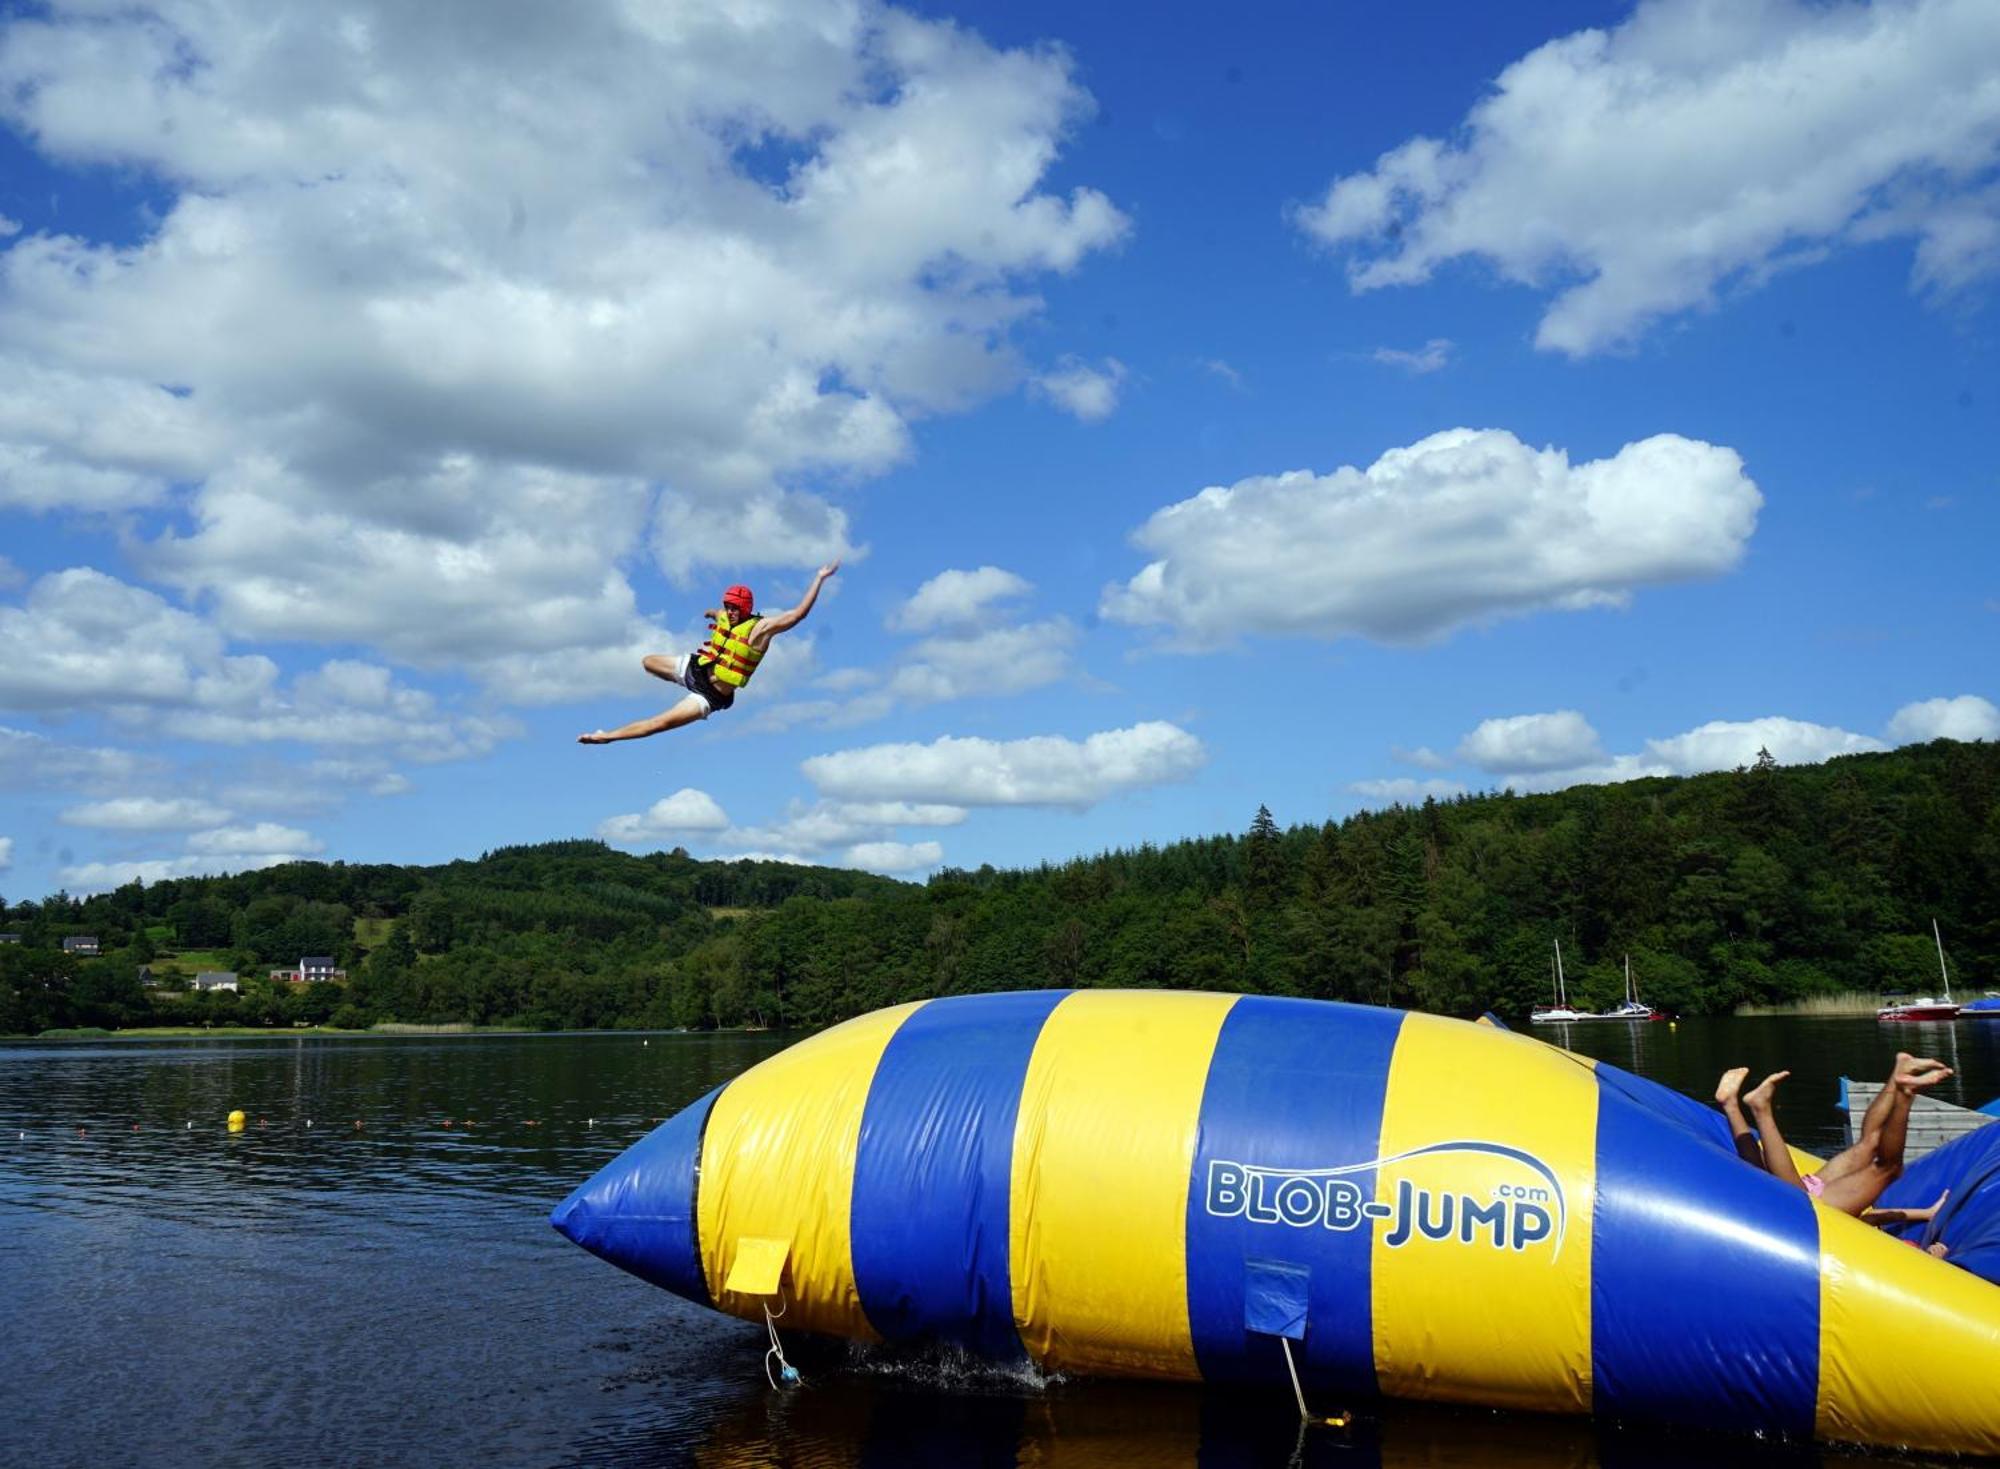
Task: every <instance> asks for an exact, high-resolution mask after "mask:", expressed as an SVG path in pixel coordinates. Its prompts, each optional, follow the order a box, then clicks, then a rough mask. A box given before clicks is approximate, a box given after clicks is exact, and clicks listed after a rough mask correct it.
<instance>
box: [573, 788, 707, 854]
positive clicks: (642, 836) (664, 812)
mask: <svg viewBox="0 0 2000 1469" xmlns="http://www.w3.org/2000/svg"><path fill="white" fill-rule="evenodd" d="M728 825H729V817H728V814H727V813H725V812H724V811H723V809H722V807H721V806H720V805H719V804H718V803H717V802H716V799H715V797H713V796H711V795H710V794H709V793H708V792H707V791H698V790H696V789H694V787H692V786H683V787H681V789H679V790H677V791H675V792H674V793H673V794H672V795H671V796H663V797H661V798H660V799H659V800H657V801H655V802H653V804H652V805H650V806H648V807H647V808H646V809H645V810H644V811H638V812H630V813H627V814H626V815H623V816H611V817H607V818H606V819H605V820H603V821H602V822H600V823H598V827H597V834H598V836H600V837H602V838H603V839H604V840H605V841H607V842H610V843H612V844H613V845H614V846H620V847H639V846H645V845H647V844H649V843H653V842H658V841H660V840H662V839H664V838H666V837H672V836H681V835H685V834H686V833H688V832H715V831H722V830H724V829H725V828H727V827H728Z"/></svg>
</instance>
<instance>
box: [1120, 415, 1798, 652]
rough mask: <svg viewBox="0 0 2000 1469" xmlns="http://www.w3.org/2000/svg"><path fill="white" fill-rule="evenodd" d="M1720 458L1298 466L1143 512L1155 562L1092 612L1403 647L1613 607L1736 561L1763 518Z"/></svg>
mask: <svg viewBox="0 0 2000 1469" xmlns="http://www.w3.org/2000/svg"><path fill="white" fill-rule="evenodd" d="M1762 503H1763V500H1762V496H1761V495H1760V494H1759V493H1758V491H1757V487H1756V485H1754V484H1753V483H1752V482H1751V481H1750V479H1749V477H1748V476H1747V475H1746V474H1745V473H1744V472H1743V461H1742V460H1741V459H1740V458H1739V457H1738V456H1737V455H1736V453H1735V451H1733V450H1731V449H1726V448H1721V447H1718V446H1716V445H1713V444H1706V443H1703V442H1701V441H1700V440H1697V439H1687V438H1682V437H1680V436H1679V435H1676V434H1660V435H1657V436H1655V437H1653V438H1650V439H1645V440H1642V441H1640V442H1638V443H1635V444H1627V445H1626V446H1625V447H1624V448H1622V449H1620V450H1619V451H1618V453H1616V454H1615V455H1613V456H1611V457H1610V458H1608V459H1595V460H1591V461H1588V462H1586V463H1583V464H1572V463H1571V462H1570V460H1569V456H1568V455H1567V454H1565V453H1564V452H1563V451H1561V450H1559V449H1555V448H1545V449H1540V450H1536V449H1531V448H1529V447H1528V446H1527V445H1526V444H1524V443H1522V442H1521V441H1520V440H1519V439H1517V438H1515V437H1514V436H1513V435H1512V434H1510V433H1507V432H1505V431H1504V430H1500V429H1484V430H1475V429H1452V430H1448V431H1446V432H1444V433H1439V434H1433V435H1431V436H1430V437H1429V438H1426V439H1423V440H1421V441H1419V442H1418V443H1416V444H1413V445H1411V446H1409V447H1408V448H1404V449H1392V450H1390V451H1389V452H1388V453H1386V454H1384V455H1382V457H1381V458H1379V459H1377V460H1376V461H1375V463H1373V464H1372V465H1370V466H1369V467H1368V468H1367V469H1356V468H1353V467H1343V468H1341V469H1337V470H1334V471H1333V472H1332V473H1330V474H1325V475H1320V474H1314V473H1312V472H1311V471H1309V470H1295V471H1292V472H1291V473H1288V474H1280V475H1267V476H1260V477H1257V478H1253V479H1246V480H1241V481H1238V482H1237V483H1236V484H1234V485H1230V486H1223V487H1211V488H1209V489H1205V490H1203V491H1202V492H1201V493H1200V494H1199V495H1196V496H1194V497H1193V498H1192V499H1188V500H1182V501H1180V502H1179V503H1178V504H1174V505H1169V506H1167V507H1166V508H1165V509H1163V510H1160V511H1157V512H1155V513H1154V514H1153V516H1152V517H1151V518H1150V519H1149V520H1147V522H1146V523H1145V524H1144V525H1143V526H1141V527H1140V528H1139V529H1138V531H1137V532H1135V533H1134V535H1133V537H1132V539H1133V542H1134V543H1135V544H1136V545H1137V546H1138V547H1139V548H1140V549H1141V550H1142V551H1145V552H1148V553H1150V554H1151V555H1152V556H1153V557H1154V558H1155V559H1154V560H1153V561H1151V562H1150V563H1148V565H1147V566H1146V567H1145V568H1144V569H1143V570H1142V571H1140V572H1139V573H1138V575H1136V576H1134V577H1132V578H1131V579H1130V580H1129V581H1128V582H1125V583H1124V584H1122V585H1113V586H1111V587H1108V588H1106V590H1105V592H1104V596H1103V599H1102V611H1103V613H1104V615H1105V616H1106V617H1108V618H1111V619H1113V620H1115V621H1119V622H1125V623H1133V624H1138V625H1142V626H1143V625H1156V626H1162V627H1164V628H1166V629H1167V630H1168V631H1169V634H1170V636H1171V637H1172V638H1173V639H1174V640H1175V641H1177V642H1179V643H1182V644H1185V645H1190V646H1197V647H1199V646H1214V645H1216V644H1220V643H1225V642H1228V641H1230V640H1232V639H1234V638H1236V637H1238V636H1240V635H1241V634H1243V633H1244V632H1245V631H1246V630H1247V629H1248V628H1249V627H1250V625H1251V617H1252V614H1253V612H1254V614H1255V627H1256V629H1257V630H1259V631H1270V632H1284V633H1297V634H1306V635H1310V636H1314V637H1322V638H1337V637H1343V636H1359V637H1367V638H1374V639H1377V640H1380V641H1383V642H1391V643H1410V642H1419V641H1422V640H1424V639H1428V638H1435V637H1438V636H1441V635H1442V634H1444V633H1446V632H1449V631H1450V630H1452V629H1453V628H1456V627H1459V626H1461V625H1463V624H1466V623H1469V622H1477V621H1484V620H1489V619H1492V618H1496V617H1502V616H1509V615H1518V614H1521V613H1525V612H1531V611H1535V610H1538V609H1543V608H1558V609H1575V608H1581V607H1593V606H1605V605H1620V604H1623V603H1624V602H1626V601H1627V600H1629V598H1630V597H1631V595H1632V593H1633V591H1634V590H1636V589H1637V588H1640V587H1644V586H1649V585H1657V584H1660V583H1665V582H1674V581H1683V580H1687V579H1689V578H1693V577H1704V576H1715V575H1719V574H1721V573H1723V572H1726V571H1728V570H1730V569H1731V568H1732V567H1734V566H1735V565H1736V564H1737V563H1738V561H1740V560H1741V559H1742V556H1743V552H1744V548H1745V546H1746V545H1747V544H1748V542H1749V539H1750V535H1751V533H1752V531H1753V530H1754V529H1755V528H1756V524H1757V512H1758V509H1759V507H1760V506H1761V505H1762Z"/></svg>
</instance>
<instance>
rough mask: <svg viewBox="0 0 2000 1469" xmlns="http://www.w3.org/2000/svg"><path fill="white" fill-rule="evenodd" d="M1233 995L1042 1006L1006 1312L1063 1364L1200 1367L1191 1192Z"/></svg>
mask: <svg viewBox="0 0 2000 1469" xmlns="http://www.w3.org/2000/svg"><path fill="white" fill-rule="evenodd" d="M1235 1002H1236V1001H1235V997H1234V996H1233V995H1198V994H1183V993H1162V992H1159V991H1124V990H1081V991H1078V992H1077V993H1076V994H1073V995H1071V996H1069V997H1068V998H1067V999H1065V1000H1064V1001H1063V1002H1062V1003H1061V1004H1059V1005H1057V1006H1056V1008H1055V1009H1054V1010H1053V1011H1052V1012H1050V1014H1049V1018H1048V1021H1047V1023H1046V1024H1044V1025H1043V1027H1042V1033H1041V1037H1040V1039H1039V1040H1038V1041H1037V1042H1036V1044H1035V1051H1034V1055H1033V1056H1032V1057H1031V1058H1030V1059H1029V1062H1028V1074H1027V1078H1026V1081H1025V1083H1024V1084H1023V1086H1022V1089H1021V1107H1020V1112H1019V1115H1018V1118H1017V1120H1016V1122H1015V1126H1014V1167H1013V1176H1012V1182H1011V1197H1012V1207H1011V1209H1010V1217H1009V1220H1008V1247H1009V1256H1010V1266H1011V1272H1012V1279H1013V1289H1014V1322H1015V1325H1016V1326H1017V1327H1018V1328H1019V1330H1020V1333H1021V1342H1022V1344H1023V1345H1024V1346H1025V1347H1026V1348H1027V1350H1028V1353H1029V1355H1030V1356H1032V1357H1033V1358H1034V1359H1035V1360H1036V1361H1038V1362H1040V1363H1041V1364H1042V1365H1043V1366H1045V1367H1049V1368H1053V1369H1055V1370H1058V1371H1074V1372H1093V1371H1094V1372H1112V1373H1119V1374H1122V1375H1125V1376H1143V1377H1170V1378H1187V1379H1192V1378H1197V1377H1199V1376H1200V1371H1199V1369H1198V1368H1197V1366H1196V1363H1195V1355H1194V1341H1193V1337H1192V1334H1191V1332H1190V1330H1189V1327H1188V1306H1187V1257H1186V1240H1187V1196H1188V1178H1189V1174H1190V1171H1191V1170H1192V1168H1193V1166H1194V1150H1195V1140H1196V1136H1197V1134H1198V1132H1199V1131H1200V1123H1201V1099H1202V1092H1203V1090H1204V1089H1205V1087H1206V1084H1207V1080H1208V1062H1209V1058H1210V1057H1211V1056H1212V1055H1213V1054H1214V1053H1215V1041H1216V1037H1217V1035H1218V1034H1220V1033H1221V1030H1222V1022H1223V1018H1224V1017H1225V1016H1226V1015H1228V1013H1229V1008H1230V1006H1231V1005H1233V1004H1234V1003H1235Z"/></svg>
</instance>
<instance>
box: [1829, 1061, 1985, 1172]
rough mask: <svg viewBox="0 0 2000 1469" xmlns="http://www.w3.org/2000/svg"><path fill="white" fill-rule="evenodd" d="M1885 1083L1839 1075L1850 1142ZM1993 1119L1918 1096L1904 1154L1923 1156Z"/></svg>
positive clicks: (1912, 1107)
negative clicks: (1845, 1105) (1845, 1101)
mask: <svg viewBox="0 0 2000 1469" xmlns="http://www.w3.org/2000/svg"><path fill="white" fill-rule="evenodd" d="M1882 1086H1883V1084H1882V1083H1881V1082H1879V1081H1850V1080H1848V1079H1847V1078H1846V1077H1844V1076H1843V1077H1842V1078H1841V1079H1840V1089H1841V1093H1842V1095H1843V1096H1845V1097H1846V1098H1847V1141H1848V1143H1849V1144H1850V1145H1852V1144H1853V1142H1854V1140H1855V1139H1856V1138H1858V1137H1860V1136H1861V1119H1862V1117H1863V1116H1865V1115H1866V1114H1867V1111H1868V1105H1869V1103H1871V1102H1873V1101H1874V1100H1875V1098H1876V1097H1878V1096H1879V1095H1881V1092H1882ZM1821 1095H1825V1094H1824V1093H1821ZM1992 1122H2000V1117H1994V1116H1992V1115H1990V1114H1988V1113H1985V1112H1978V1111H1974V1110H1973V1109H1972V1108H1971V1107H1961V1106H1958V1105H1957V1104H1956V1103H1953V1102H1941V1101H1939V1100H1938V1099H1937V1098H1936V1097H1925V1096H1919V1097H1917V1098H1916V1099H1915V1100H1914V1102H1913V1103H1912V1104H1911V1106H1910V1131H1909V1138H1908V1141H1906V1142H1905V1143H1904V1144H1903V1156H1904V1157H1905V1158H1909V1159H1917V1158H1921V1157H1923V1156H1924V1154H1926V1153H1934V1152H1936V1151H1937V1150H1938V1149H1939V1148H1941V1147H1943V1146H1944V1145H1945V1144H1946V1143H1948V1142H1952V1141H1955V1140H1956V1139H1958V1138H1962V1137H1964V1136H1965V1135H1966V1134H1967V1133H1968V1132H1976V1131H1977V1130H1978V1129H1980V1128H1982V1127H1985V1126H1986V1125H1987V1124H1988V1123H1992Z"/></svg>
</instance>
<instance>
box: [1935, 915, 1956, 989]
mask: <svg viewBox="0 0 2000 1469" xmlns="http://www.w3.org/2000/svg"><path fill="white" fill-rule="evenodd" d="M1931 937H1932V938H1934V939H1936V940H1937V949H1938V974H1939V975H1940V976H1941V977H1942V978H1943V979H1944V1002H1945V1003H1946V1004H1947V1005H1949V1004H1950V1003H1951V971H1950V970H1948V969H1946V968H1945V967H1944V935H1943V934H1941V933H1939V932H1938V921H1937V920H1936V919H1935V918H1933V919H1932V920H1931Z"/></svg>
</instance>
